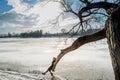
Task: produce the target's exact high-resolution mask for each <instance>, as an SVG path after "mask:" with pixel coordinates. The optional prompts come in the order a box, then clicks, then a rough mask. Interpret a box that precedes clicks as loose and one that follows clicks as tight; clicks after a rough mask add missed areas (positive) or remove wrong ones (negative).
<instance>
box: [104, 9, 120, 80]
mask: <svg viewBox="0 0 120 80" xmlns="http://www.w3.org/2000/svg"><path fill="white" fill-rule="evenodd" d="M106 35H107V42H108V46H109V51H110V55H111V59H112V66H113V70H114V74H115V80H120V8H119V9H117V10H115V11H114V12H113V13H112V15H111V17H110V18H108V20H107V21H106Z"/></svg>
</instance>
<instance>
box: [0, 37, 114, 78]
mask: <svg viewBox="0 0 120 80" xmlns="http://www.w3.org/2000/svg"><path fill="white" fill-rule="evenodd" d="M74 40H75V39H72V38H70V39H68V40H67V44H66V45H65V39H63V38H60V39H58V38H25V39H24V38H6V39H0V69H2V70H14V71H18V72H29V71H32V70H40V71H44V70H46V69H47V68H48V66H49V65H50V63H51V61H52V58H53V57H56V56H57V55H58V54H59V52H60V50H61V49H63V48H66V47H67V46H69V45H71V43H72V42H73V41H74ZM54 74H56V75H59V76H60V77H63V78H65V79H66V80H67V79H69V80H114V75H113V69H112V65H111V59H110V56H109V50H108V46H107V42H106V40H101V41H97V42H93V43H89V44H86V45H84V46H82V47H80V48H79V49H77V50H75V51H72V52H70V53H68V54H67V55H65V56H64V57H63V58H62V60H61V61H60V62H59V64H58V65H57V68H56V71H55V73H54Z"/></svg>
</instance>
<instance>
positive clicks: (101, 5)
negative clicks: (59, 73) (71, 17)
mask: <svg viewBox="0 0 120 80" xmlns="http://www.w3.org/2000/svg"><path fill="white" fill-rule="evenodd" d="M79 1H80V2H81V3H83V4H84V5H83V6H82V7H79V10H78V12H75V11H74V10H72V8H71V7H70V6H69V5H68V4H67V3H66V0H63V1H62V3H61V4H62V5H63V6H64V8H65V12H72V13H73V14H75V15H76V16H77V17H78V18H79V21H80V22H79V23H78V24H79V27H82V28H84V27H85V24H86V26H89V25H90V24H89V22H88V21H89V20H90V19H92V18H91V17H89V16H92V15H96V14H99V15H104V16H107V20H106V21H105V27H104V28H103V29H102V30H100V31H98V32H96V33H93V34H90V35H84V36H82V37H78V38H77V39H76V40H75V41H74V42H73V43H72V45H71V46H69V47H67V48H65V49H62V50H61V52H60V53H59V55H58V56H57V57H56V59H54V63H52V64H51V66H52V67H51V66H50V67H49V68H48V70H47V71H50V72H51V71H54V70H55V68H56V65H57V63H58V62H59V61H60V59H61V58H62V57H63V56H64V55H65V54H67V53H68V52H70V51H73V50H76V49H78V48H79V47H80V46H82V45H84V44H86V43H89V42H94V41H97V40H101V39H104V38H107V42H108V46H109V52H110V55H111V60H112V66H113V70H114V74H115V80H120V6H119V0H113V1H112V2H111V3H110V2H108V0H103V1H99V0H98V1H96V0H79ZM78 6H79V5H78ZM99 9H104V10H105V11H106V13H101V12H99ZM88 17H89V18H88ZM86 18H87V19H86ZM91 26H92V25H91ZM45 73H47V72H45Z"/></svg>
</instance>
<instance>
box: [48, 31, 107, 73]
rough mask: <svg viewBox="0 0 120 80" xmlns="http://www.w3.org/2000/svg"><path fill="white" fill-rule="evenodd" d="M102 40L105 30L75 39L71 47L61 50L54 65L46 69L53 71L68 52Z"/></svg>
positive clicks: (104, 36)
mask: <svg viewBox="0 0 120 80" xmlns="http://www.w3.org/2000/svg"><path fill="white" fill-rule="evenodd" d="M104 38H106V34H105V29H102V30H101V31H99V32H97V33H94V34H91V35H86V36H82V37H79V38H77V39H76V40H75V41H74V42H73V44H72V45H71V46H69V47H67V48H65V49H63V50H61V52H60V54H59V55H58V56H57V58H56V59H55V61H54V63H52V65H51V66H52V67H49V68H48V69H49V71H50V72H51V71H54V70H55V68H56V65H57V63H58V62H59V61H60V59H61V58H62V57H63V56H64V55H65V54H67V53H68V52H70V51H73V50H76V49H77V48H79V47H80V46H82V45H84V44H86V43H89V42H93V41H97V40H100V39H104Z"/></svg>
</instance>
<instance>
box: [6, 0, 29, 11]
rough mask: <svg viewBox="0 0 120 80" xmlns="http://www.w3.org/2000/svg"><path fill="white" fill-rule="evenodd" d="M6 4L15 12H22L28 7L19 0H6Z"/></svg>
mask: <svg viewBox="0 0 120 80" xmlns="http://www.w3.org/2000/svg"><path fill="white" fill-rule="evenodd" d="M8 5H11V6H12V7H13V9H12V11H15V12H16V13H23V12H24V11H25V10H27V9H28V5H27V4H26V3H23V2H22V1H21V0H8Z"/></svg>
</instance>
